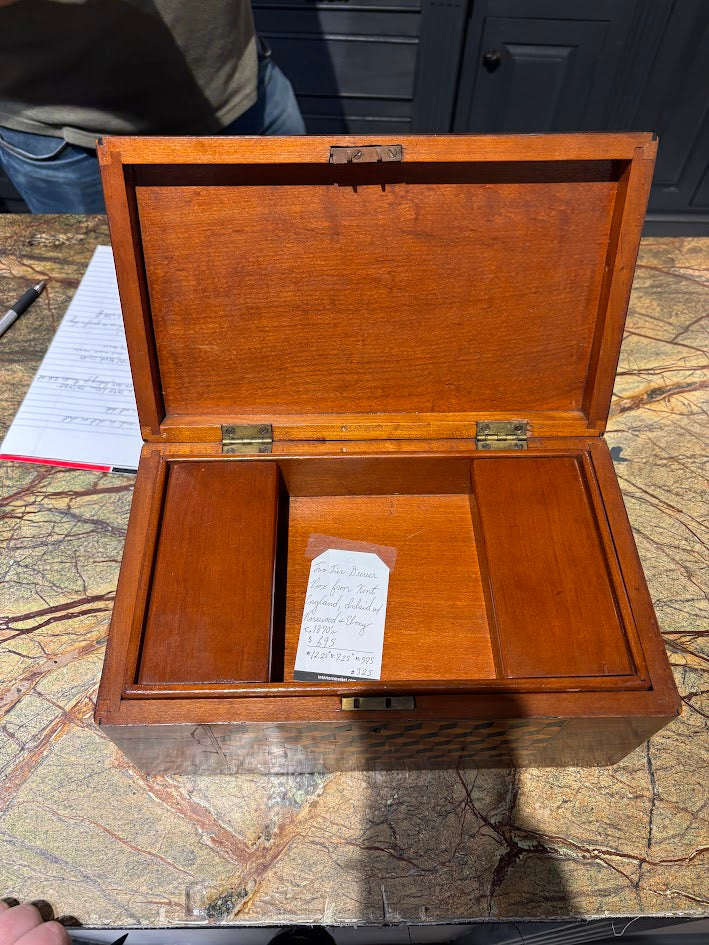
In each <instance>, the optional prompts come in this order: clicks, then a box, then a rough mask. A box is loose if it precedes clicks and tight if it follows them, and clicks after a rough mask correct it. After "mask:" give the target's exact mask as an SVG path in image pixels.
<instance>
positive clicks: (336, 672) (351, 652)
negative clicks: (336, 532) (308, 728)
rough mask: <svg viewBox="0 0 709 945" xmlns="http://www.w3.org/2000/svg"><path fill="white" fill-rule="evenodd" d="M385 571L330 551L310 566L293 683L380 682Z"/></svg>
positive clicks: (371, 559)
mask: <svg viewBox="0 0 709 945" xmlns="http://www.w3.org/2000/svg"><path fill="white" fill-rule="evenodd" d="M388 592H389V568H388V567H387V566H386V565H385V564H384V562H383V561H382V560H381V558H379V557H378V556H377V555H374V554H370V553H369V552H364V551H338V550H336V549H334V548H330V549H329V550H328V551H324V552H323V553H322V554H321V555H319V556H318V557H317V558H315V559H314V560H313V563H312V564H311V565H310V578H309V579H308V590H307V592H306V595H305V607H304V608H303V621H302V623H301V626H300V637H299V639H298V652H297V653H296V657H295V671H294V673H293V678H294V679H309V680H317V679H343V680H345V679H381V673H382V649H383V647H384V621H385V618H386V605H387V594H388Z"/></svg>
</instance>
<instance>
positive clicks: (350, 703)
mask: <svg viewBox="0 0 709 945" xmlns="http://www.w3.org/2000/svg"><path fill="white" fill-rule="evenodd" d="M415 708H416V700H415V699H414V697H413V696H343V697H342V709H343V710H344V711H345V712H351V711H353V710H355V711H357V710H359V711H360V712H364V711H370V712H371V711H372V710H376V711H378V710H381V709H415Z"/></svg>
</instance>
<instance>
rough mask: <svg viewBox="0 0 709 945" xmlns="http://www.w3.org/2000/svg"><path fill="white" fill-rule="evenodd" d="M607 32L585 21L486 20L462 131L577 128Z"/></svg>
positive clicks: (601, 24)
mask: <svg viewBox="0 0 709 945" xmlns="http://www.w3.org/2000/svg"><path fill="white" fill-rule="evenodd" d="M607 30H608V23H605V22H597V21H588V20H543V19H516V18H507V17H490V18H488V19H487V20H486V21H485V25H484V28H483V33H482V37H481V43H480V47H479V56H478V63H477V69H476V73H475V80H474V82H475V84H474V92H473V96H472V100H471V104H470V110H469V113H468V116H467V121H466V124H465V129H464V130H466V131H483V132H506V131H510V132H545V131H572V130H577V129H578V128H579V127H581V126H582V120H581V119H582V116H583V115H584V114H585V111H586V105H587V101H588V96H589V91H590V89H591V86H592V76H593V73H594V71H595V68H596V62H597V60H598V57H599V55H600V52H601V50H602V48H603V45H604V42H605V38H606V33H607ZM459 130H463V128H461V129H459Z"/></svg>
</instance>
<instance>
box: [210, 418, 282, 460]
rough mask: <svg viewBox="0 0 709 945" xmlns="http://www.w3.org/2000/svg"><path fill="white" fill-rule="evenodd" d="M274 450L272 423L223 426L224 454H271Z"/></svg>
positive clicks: (225, 424)
mask: <svg viewBox="0 0 709 945" xmlns="http://www.w3.org/2000/svg"><path fill="white" fill-rule="evenodd" d="M272 449H273V427H272V426H271V424H270V423H223V424H222V453H270V452H271V451H272Z"/></svg>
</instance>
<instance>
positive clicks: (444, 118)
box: [254, 0, 709, 232]
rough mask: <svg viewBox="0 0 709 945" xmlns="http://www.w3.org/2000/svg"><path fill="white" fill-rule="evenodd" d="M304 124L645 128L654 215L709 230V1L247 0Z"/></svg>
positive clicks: (353, 129)
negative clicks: (650, 137)
mask: <svg viewBox="0 0 709 945" xmlns="http://www.w3.org/2000/svg"><path fill="white" fill-rule="evenodd" d="M254 15H255V19H256V24H257V27H258V29H259V32H260V33H261V34H262V35H263V36H264V37H265V38H266V40H267V41H268V42H269V44H270V45H271V46H272V48H273V50H274V55H275V57H276V59H277V61H278V63H279V64H280V65H281V67H282V68H283V69H284V71H285V72H286V73H287V74H288V76H289V77H290V79H291V81H292V82H293V85H294V87H295V90H296V94H297V96H298V99H299V101H300V105H301V109H302V111H303V113H304V117H305V121H306V125H307V128H308V131H310V132H311V133H314V134H342V133H351V134H382V135H387V136H391V135H396V134H397V133H399V134H404V133H407V132H447V131H455V132H479V133H495V132H498V133H499V132H530V133H534V132H561V131H654V132H656V133H657V134H658V135H659V138H660V150H659V156H658V161H657V171H656V174H655V182H654V185H653V188H652V193H651V197H650V212H651V218H652V219H653V220H655V221H657V222H660V223H662V225H663V230H664V231H665V232H672V225H673V224H676V227H675V231H678V229H677V228H679V231H682V228H683V227H685V228H686V226H687V225H688V224H689V225H692V226H693V227H694V228H695V230H696V228H697V227H698V226H699V227H701V226H702V225H705V226H706V227H707V229H708V230H709V118H708V114H709V113H708V109H707V105H708V101H709V96H708V94H707V93H708V91H709V30H708V22H709V2H707V0H573V2H572V0H351V2H350V0H315V2H312V0H254Z"/></svg>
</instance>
